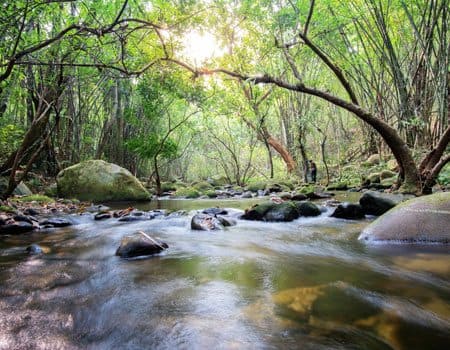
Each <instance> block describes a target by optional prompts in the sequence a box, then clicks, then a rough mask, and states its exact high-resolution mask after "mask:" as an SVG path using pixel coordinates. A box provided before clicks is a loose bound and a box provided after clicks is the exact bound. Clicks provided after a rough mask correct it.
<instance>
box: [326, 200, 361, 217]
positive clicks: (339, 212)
mask: <svg viewBox="0 0 450 350" xmlns="http://www.w3.org/2000/svg"><path fill="white" fill-rule="evenodd" d="M331 216H332V217H334V218H338V219H348V220H357V219H363V218H364V217H365V213H364V210H363V208H362V207H361V205H360V204H353V203H342V204H339V205H338V206H337V208H336V209H335V210H334V212H333V214H331Z"/></svg>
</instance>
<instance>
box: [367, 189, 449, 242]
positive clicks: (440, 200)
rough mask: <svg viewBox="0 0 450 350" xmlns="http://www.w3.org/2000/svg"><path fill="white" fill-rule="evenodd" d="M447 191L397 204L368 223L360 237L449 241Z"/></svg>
mask: <svg viewBox="0 0 450 350" xmlns="http://www.w3.org/2000/svg"><path fill="white" fill-rule="evenodd" d="M449 227H450V192H441V193H435V194H432V195H428V196H422V197H418V198H414V199H411V200H408V201H406V202H404V203H401V204H398V205H397V206H395V207H394V208H392V209H391V210H389V211H388V212H386V213H385V214H383V215H382V216H380V217H379V218H377V219H376V220H375V221H373V222H372V223H371V224H370V225H369V226H367V227H366V228H365V229H364V230H363V232H362V233H361V235H360V236H359V239H360V240H363V241H366V242H368V243H373V242H393V241H394V242H405V243H450V229H449Z"/></svg>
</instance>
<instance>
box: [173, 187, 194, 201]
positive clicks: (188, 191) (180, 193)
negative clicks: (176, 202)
mask: <svg viewBox="0 0 450 350" xmlns="http://www.w3.org/2000/svg"><path fill="white" fill-rule="evenodd" d="M175 195H176V196H177V197H184V198H188V199H193V198H198V197H200V192H199V191H197V190H196V189H195V188H192V187H185V188H179V189H178V190H177V192H175Z"/></svg>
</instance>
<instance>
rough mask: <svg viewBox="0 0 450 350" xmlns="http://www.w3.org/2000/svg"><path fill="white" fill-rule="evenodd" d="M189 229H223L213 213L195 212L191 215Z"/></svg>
mask: <svg viewBox="0 0 450 350" xmlns="http://www.w3.org/2000/svg"><path fill="white" fill-rule="evenodd" d="M191 229H193V230H200V231H212V230H221V229H223V225H222V224H221V222H220V221H219V219H217V218H216V217H215V216H213V215H209V214H196V215H194V216H193V217H192V220H191Z"/></svg>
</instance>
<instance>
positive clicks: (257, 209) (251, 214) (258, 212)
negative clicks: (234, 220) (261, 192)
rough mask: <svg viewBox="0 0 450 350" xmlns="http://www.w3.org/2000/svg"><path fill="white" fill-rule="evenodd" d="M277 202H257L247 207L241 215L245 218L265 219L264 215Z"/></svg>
mask: <svg viewBox="0 0 450 350" xmlns="http://www.w3.org/2000/svg"><path fill="white" fill-rule="evenodd" d="M275 205H276V204H275V203H273V202H264V203H260V204H256V205H254V206H253V207H251V208H249V209H247V210H246V211H245V213H244V214H243V215H242V216H241V219H244V220H263V218H264V215H265V214H266V213H267V212H268V211H269V210H270V209H272V208H273V207H274V206H275Z"/></svg>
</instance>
